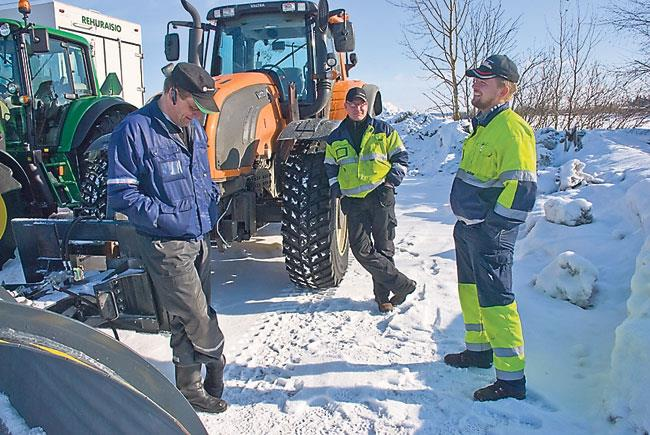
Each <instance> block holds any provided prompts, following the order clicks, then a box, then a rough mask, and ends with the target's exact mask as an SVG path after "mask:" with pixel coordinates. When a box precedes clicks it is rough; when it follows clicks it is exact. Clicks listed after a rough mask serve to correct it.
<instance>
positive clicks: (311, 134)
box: [278, 118, 341, 141]
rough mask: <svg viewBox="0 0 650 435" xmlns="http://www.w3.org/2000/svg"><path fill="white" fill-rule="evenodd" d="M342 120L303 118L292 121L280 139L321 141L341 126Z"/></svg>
mask: <svg viewBox="0 0 650 435" xmlns="http://www.w3.org/2000/svg"><path fill="white" fill-rule="evenodd" d="M340 123H341V121H339V120H330V119H317V118H309V119H301V120H298V121H293V122H290V123H289V124H288V125H287V126H286V127H285V128H284V129H283V130H282V132H280V136H278V140H279V141H282V140H297V141H321V140H325V139H327V136H329V134H330V133H331V132H332V131H334V129H335V128H336V127H338V126H339V124H340Z"/></svg>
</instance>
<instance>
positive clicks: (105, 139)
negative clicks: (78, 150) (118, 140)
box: [84, 133, 111, 154]
mask: <svg viewBox="0 0 650 435" xmlns="http://www.w3.org/2000/svg"><path fill="white" fill-rule="evenodd" d="M110 141H111V133H107V134H104V135H102V136H99V137H98V138H97V139H95V140H94V141H92V142H91V144H90V145H88V148H86V150H85V151H84V153H85V154H90V153H93V152H95V151H102V150H108V143H109V142H110Z"/></svg>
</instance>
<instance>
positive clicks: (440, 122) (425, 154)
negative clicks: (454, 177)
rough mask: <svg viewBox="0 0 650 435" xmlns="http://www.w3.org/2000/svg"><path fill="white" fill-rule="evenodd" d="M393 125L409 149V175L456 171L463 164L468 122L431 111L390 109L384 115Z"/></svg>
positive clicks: (383, 117)
mask: <svg viewBox="0 0 650 435" xmlns="http://www.w3.org/2000/svg"><path fill="white" fill-rule="evenodd" d="M381 118H382V119H384V120H385V121H386V122H388V123H389V124H390V125H392V126H393V127H394V128H395V129H396V130H397V132H398V133H399V135H400V137H401V138H402V140H403V141H404V143H405V144H406V147H407V149H408V151H409V175H435V174H437V173H439V172H445V173H448V174H451V173H455V172H456V170H457V169H458V164H459V163H460V156H461V152H462V147H463V141H464V140H465V138H466V137H467V134H468V133H467V131H466V129H467V126H468V123H467V121H452V120H449V119H444V118H439V117H436V116H434V115H432V114H430V113H419V112H399V113H394V112H392V111H390V110H388V111H387V112H386V113H384V114H383V115H382V116H381Z"/></svg>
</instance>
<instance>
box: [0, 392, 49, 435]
mask: <svg viewBox="0 0 650 435" xmlns="http://www.w3.org/2000/svg"><path fill="white" fill-rule="evenodd" d="M5 432H6V433H10V434H12V435H38V434H44V433H45V431H44V430H43V429H41V428H40V427H36V428H32V429H30V428H29V426H27V423H25V420H23V418H22V417H21V416H20V414H18V412H17V411H16V410H15V409H14V407H13V406H11V402H10V401H9V398H8V397H7V396H5V395H4V394H2V393H0V433H3V434H4V433H5Z"/></svg>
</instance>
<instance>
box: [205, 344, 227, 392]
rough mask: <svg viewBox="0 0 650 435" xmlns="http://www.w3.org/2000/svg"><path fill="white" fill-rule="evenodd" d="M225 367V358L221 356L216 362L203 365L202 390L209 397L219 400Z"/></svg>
mask: <svg viewBox="0 0 650 435" xmlns="http://www.w3.org/2000/svg"><path fill="white" fill-rule="evenodd" d="M225 367H226V357H225V356H224V355H223V354H222V355H221V359H220V360H219V361H217V362H213V363H209V364H206V365H205V382H203V388H205V391H207V392H208V394H209V395H210V396H213V397H217V398H219V399H221V396H222V395H223V369H224V368H225Z"/></svg>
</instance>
